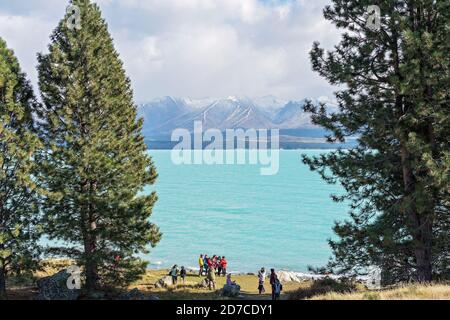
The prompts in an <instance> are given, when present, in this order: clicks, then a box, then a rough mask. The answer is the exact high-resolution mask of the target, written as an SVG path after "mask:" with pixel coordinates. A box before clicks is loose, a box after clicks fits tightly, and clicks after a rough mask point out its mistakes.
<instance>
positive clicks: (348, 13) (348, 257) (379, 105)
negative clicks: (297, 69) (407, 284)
mask: <svg viewBox="0 0 450 320" xmlns="http://www.w3.org/2000/svg"><path fill="white" fill-rule="evenodd" d="M368 5H378V6H379V7H380V9H381V21H380V22H381V25H380V29H379V30H373V29H369V28H368V25H367V24H366V21H367V20H366V19H367V17H368V15H367V11H366V10H367V6H368ZM324 16H325V18H326V19H327V20H330V21H332V22H333V23H334V24H335V25H336V26H337V27H338V28H342V29H345V30H346V32H345V33H343V35H342V40H341V42H340V43H339V45H337V46H336V47H335V50H334V51H332V52H325V50H324V49H322V48H321V47H320V45H319V44H318V43H315V44H314V47H313V49H312V51H311V60H312V65H313V69H314V70H315V71H317V72H318V73H319V74H320V75H321V76H322V77H324V78H326V79H327V80H328V81H329V82H330V83H331V84H333V85H340V86H341V87H340V88H341V90H339V91H338V92H336V99H337V101H338V103H339V110H338V111H335V112H330V111H329V110H327V108H326V107H325V106H323V105H321V106H314V105H312V104H311V103H310V104H308V105H307V106H306V108H305V110H306V111H309V112H312V114H313V121H314V122H315V123H316V124H319V125H321V126H323V127H325V128H327V129H328V130H330V131H331V132H332V134H331V135H330V137H329V140H330V141H343V140H345V138H347V137H351V136H356V137H358V142H359V143H358V146H357V147H356V148H354V149H352V150H348V151H344V150H338V151H335V152H332V153H330V154H328V155H323V156H321V157H315V158H308V157H306V156H305V157H304V162H305V163H307V164H309V165H310V167H311V169H313V170H317V171H318V172H319V173H320V174H321V175H322V177H323V178H324V179H325V180H326V181H328V182H330V183H335V182H340V183H341V184H342V185H343V187H344V188H345V190H346V193H345V194H344V195H343V196H335V197H334V199H335V200H336V201H344V200H347V201H349V202H350V204H351V212H350V218H351V220H348V221H345V222H343V223H338V224H337V225H336V226H335V228H334V230H335V232H336V233H337V235H338V236H339V237H340V239H339V240H337V241H330V244H331V247H332V249H333V252H334V259H333V260H332V262H331V264H330V267H334V268H337V269H338V270H340V271H342V272H355V273H357V272H364V270H365V268H366V267H368V266H369V265H378V266H380V267H381V268H382V270H383V271H384V272H383V274H384V276H385V279H386V280H387V281H388V282H395V281H400V280H411V279H415V280H419V281H430V280H432V278H433V276H435V277H439V276H441V277H442V276H446V275H447V276H448V275H449V274H450V246H449V243H450V195H449V192H450V185H449V181H450V161H449V160H450V139H449V138H448V137H449V134H450V118H449V111H450V108H449V106H450V105H449V90H448V88H449V82H450V78H449V62H450V57H449V54H448V53H449V52H450V50H449V41H448V40H449V39H448V34H449V30H448V26H449V22H450V3H449V2H448V1H439V0H438V1H432V0H409V1H407V0H402V1H400V0H396V1H390V0H389V1H388V0H386V1H356V0H355V1H341V0H334V1H333V5H331V6H327V7H326V8H325V10H324Z"/></svg>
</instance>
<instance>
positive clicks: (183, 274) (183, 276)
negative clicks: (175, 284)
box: [180, 267, 187, 284]
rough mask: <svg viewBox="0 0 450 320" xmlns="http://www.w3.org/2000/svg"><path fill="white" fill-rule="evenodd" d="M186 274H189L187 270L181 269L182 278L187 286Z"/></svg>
mask: <svg viewBox="0 0 450 320" xmlns="http://www.w3.org/2000/svg"><path fill="white" fill-rule="evenodd" d="M186 274H187V272H186V269H185V268H184V267H181V270H180V277H181V281H182V282H183V284H186Z"/></svg>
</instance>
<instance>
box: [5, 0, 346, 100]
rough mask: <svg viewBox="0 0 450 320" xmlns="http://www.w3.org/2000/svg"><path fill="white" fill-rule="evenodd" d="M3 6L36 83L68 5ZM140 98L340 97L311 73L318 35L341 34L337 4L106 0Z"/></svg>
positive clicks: (23, 0)
mask: <svg viewBox="0 0 450 320" xmlns="http://www.w3.org/2000/svg"><path fill="white" fill-rule="evenodd" d="M51 2H52V5H53V7H51V8H50V10H49V9H48V6H49V4H48V3H49V2H48V1H47V0H45V1H44V0H34V1H33V2H32V3H33V5H32V6H27V5H26V4H27V3H29V1H28V0H16V1H14V2H10V3H9V4H0V36H2V37H4V38H5V39H6V40H7V41H8V45H9V46H10V47H11V48H14V49H15V51H16V53H17V55H18V56H19V59H20V60H21V64H22V66H23V68H24V69H25V70H26V71H27V72H28V73H29V74H30V75H31V76H32V78H33V80H34V82H35V81H36V80H35V79H36V73H35V71H34V68H35V65H36V58H35V55H36V52H38V51H44V50H46V44H47V43H48V41H49V40H48V39H49V35H50V33H51V31H52V29H53V28H54V27H55V26H56V24H57V23H58V21H59V19H61V17H62V16H63V15H64V10H65V9H64V8H65V6H66V5H67V3H64V1H60V0H58V2H55V1H54V0H51ZM96 2H97V3H98V4H99V5H100V7H101V8H102V10H103V15H104V17H105V18H106V20H107V21H108V25H109V27H110V31H111V33H112V35H113V37H114V39H115V44H116V47H117V49H118V50H119V52H120V54H121V58H122V59H123V60H124V64H125V67H126V69H127V73H128V75H129V76H130V77H131V80H132V83H133V87H134V90H135V95H136V99H137V100H139V101H142V100H149V99H151V98H153V97H156V96H161V95H175V96H191V97H205V96H213V97H219V96H231V95H247V96H262V95H267V94H273V95H277V96H280V97H283V98H302V97H304V96H321V95H330V93H331V91H332V88H331V87H330V86H329V85H328V84H327V83H326V82H325V80H323V79H320V78H319V77H318V76H317V75H316V74H315V73H313V72H312V71H311V66H310V62H309V55H308V52H309V50H310V49H311V46H312V42H313V41H315V40H319V41H321V42H322V43H325V44H328V45H330V44H333V43H335V42H337V41H338V38H337V35H338V33H337V32H336V30H335V29H334V27H333V26H332V25H331V24H329V23H328V22H326V21H325V20H324V19H323V17H322V8H323V7H324V5H325V4H326V3H327V2H328V1H326V0H319V1H300V0H297V1H288V2H286V1H283V2H279V1H276V0H272V1H267V0H266V1H264V2H263V1H261V0H147V1H137V0H100V1H96Z"/></svg>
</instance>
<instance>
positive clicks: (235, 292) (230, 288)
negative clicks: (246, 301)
mask: <svg viewBox="0 0 450 320" xmlns="http://www.w3.org/2000/svg"><path fill="white" fill-rule="evenodd" d="M240 293H241V287H240V286H239V285H237V284H232V285H228V284H226V285H225V286H224V287H223V288H222V296H224V297H237V296H239V295H240Z"/></svg>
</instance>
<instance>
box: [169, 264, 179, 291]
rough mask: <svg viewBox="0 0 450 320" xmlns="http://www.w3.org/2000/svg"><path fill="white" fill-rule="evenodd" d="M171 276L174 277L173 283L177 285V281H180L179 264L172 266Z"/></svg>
mask: <svg viewBox="0 0 450 320" xmlns="http://www.w3.org/2000/svg"><path fill="white" fill-rule="evenodd" d="M169 274H170V276H171V277H172V283H173V285H174V286H176V285H177V282H178V266H177V265H174V266H173V267H172V270H170V273H169Z"/></svg>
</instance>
